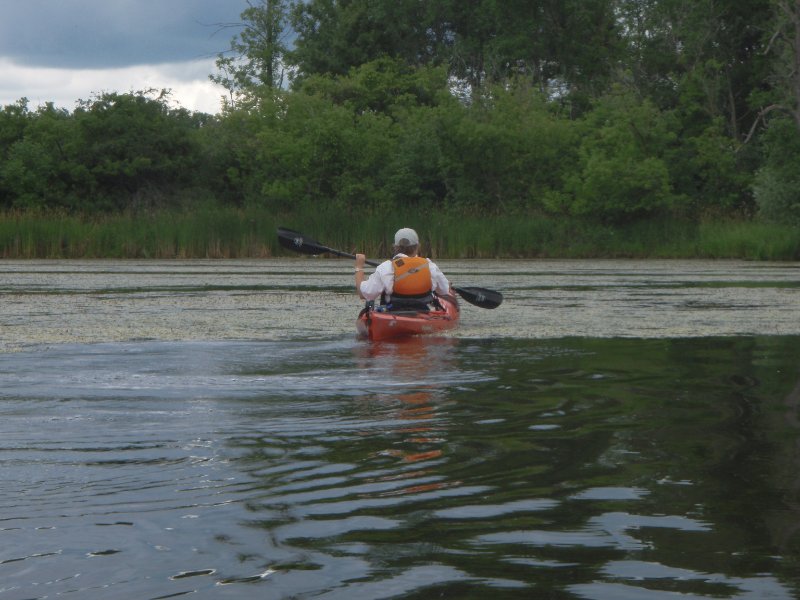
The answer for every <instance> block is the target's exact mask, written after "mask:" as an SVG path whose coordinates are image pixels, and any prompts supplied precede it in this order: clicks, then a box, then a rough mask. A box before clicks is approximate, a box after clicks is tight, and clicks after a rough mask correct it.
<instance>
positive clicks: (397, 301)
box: [356, 227, 451, 308]
mask: <svg viewBox="0 0 800 600" xmlns="http://www.w3.org/2000/svg"><path fill="white" fill-rule="evenodd" d="M365 264H366V256H365V255H364V254H356V291H357V292H358V296H359V297H360V298H362V299H364V300H376V299H378V298H381V297H382V300H383V302H382V303H384V304H386V305H388V306H391V307H392V308H407V307H414V308H418V307H420V306H421V305H423V306H424V305H427V304H428V303H430V302H433V301H434V296H433V294H449V293H451V292H450V282H449V281H447V278H446V277H445V276H444V274H443V273H442V271H441V270H440V269H439V267H437V266H436V263H434V262H433V261H432V260H430V259H429V258H422V257H420V256H419V236H418V235H417V232H416V231H414V230H413V229H410V228H408V227H404V228H402V229H399V230H398V231H397V233H395V234H394V247H393V249H392V259H391V260H386V261H384V262H382V263H381V264H380V265H378V267H377V268H376V269H375V272H374V273H372V274H371V275H370V276H369V278H367V279H366V280H365V279H364V265H365Z"/></svg>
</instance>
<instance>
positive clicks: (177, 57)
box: [0, 0, 247, 69]
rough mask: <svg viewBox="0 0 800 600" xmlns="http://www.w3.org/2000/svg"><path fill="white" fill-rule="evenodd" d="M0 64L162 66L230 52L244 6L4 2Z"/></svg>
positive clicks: (227, 0) (165, 1) (181, 0)
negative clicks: (233, 25)
mask: <svg viewBox="0 0 800 600" xmlns="http://www.w3.org/2000/svg"><path fill="white" fill-rule="evenodd" d="M2 4H3V6H2V17H0V57H6V58H7V59H9V60H11V61H13V62H14V63H16V64H19V65H25V66H32V67H34V66H35V67H56V68H69V69H86V68H112V67H122V66H129V65H142V64H162V63H169V62H179V61H187V60H196V59H200V58H204V57H213V56H215V55H216V54H218V53H219V52H223V51H225V50H227V49H228V47H229V44H230V40H231V38H232V37H233V35H234V34H235V33H236V32H237V30H236V29H235V28H223V29H221V30H220V25H221V24H230V23H236V22H238V21H239V15H240V14H241V12H242V11H243V10H244V9H245V8H246V7H247V2H246V0H3V2H2Z"/></svg>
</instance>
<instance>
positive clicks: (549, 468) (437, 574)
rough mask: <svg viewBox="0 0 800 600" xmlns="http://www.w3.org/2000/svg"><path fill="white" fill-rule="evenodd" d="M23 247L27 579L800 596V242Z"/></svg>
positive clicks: (5, 319) (150, 595)
mask: <svg viewBox="0 0 800 600" xmlns="http://www.w3.org/2000/svg"><path fill="white" fill-rule="evenodd" d="M440 265H441V266H442V267H443V269H444V271H445V272H446V273H447V275H448V276H450V278H451V280H452V281H453V282H454V283H456V284H459V285H465V286H467V285H478V286H484V287H490V288H494V289H498V290H501V291H502V292H503V293H504V294H505V298H506V299H505V302H504V304H503V305H502V306H501V307H500V308H498V309H497V310H494V311H488V310H482V309H480V308H477V307H473V306H471V305H468V304H462V324H461V326H460V328H459V329H458V330H457V331H455V332H454V333H453V334H452V335H448V336H441V337H430V338H417V339H412V340H407V341H404V342H394V343H383V344H370V343H368V342H364V341H360V340H357V339H355V327H354V320H355V315H356V313H357V311H358V309H359V308H360V305H359V301H358V300H357V299H356V298H355V296H354V294H353V293H352V291H351V280H352V263H350V262H347V261H340V260H315V259H312V260H304V259H292V260H285V259H274V260H264V261H171V262H170V261H149V262H148V261H86V262H84V261H64V262H62V261H30V262H16V261H11V262H9V261H5V262H0V473H2V488H0V600H25V599H33V598H62V597H66V598H81V599H85V598H121V599H132V598H136V599H155V598H167V597H169V598H173V597H183V596H187V597H191V598H248V599H249V598H315V599H316V598H323V599H333V598H336V599H339V598H341V599H351V598H359V599H361V598H376V599H377V598H413V599H423V598H424V599H428V598H431V599H432V598H458V599H461V598H492V599H493V600H495V599H497V600H500V599H503V598H547V599H551V598H552V599H575V598H578V599H596V600H612V599H614V600H616V599H622V600H626V599H637V600H638V599H643V600H676V599H680V600H694V599H712V598H714V599H718V598H725V599H737V600H760V599H795V598H800V441H799V440H800V265H798V264H796V263H743V262H707V261H697V262H687V261H658V262H642V261H512V262H496V261H463V262H455V261H441V262H440Z"/></svg>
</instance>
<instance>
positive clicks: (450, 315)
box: [356, 295, 460, 342]
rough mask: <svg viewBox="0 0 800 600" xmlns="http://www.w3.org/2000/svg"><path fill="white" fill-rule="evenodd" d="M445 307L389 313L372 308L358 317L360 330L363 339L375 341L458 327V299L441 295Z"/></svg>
mask: <svg viewBox="0 0 800 600" xmlns="http://www.w3.org/2000/svg"><path fill="white" fill-rule="evenodd" d="M438 301H439V305H440V306H441V308H440V309H439V308H436V309H432V310H429V311H415V310H402V311H388V310H385V309H384V308H383V307H382V306H376V307H370V306H368V307H367V308H365V309H364V310H362V311H361V313H360V314H359V315H358V320H357V321H356V329H357V330H358V335H359V336H360V337H364V338H369V339H370V340H372V341H373V342H378V341H381V340H388V339H391V338H396V337H402V336H409V335H420V334H426V333H439V332H441V331H447V330H448V329H453V328H455V327H456V326H457V325H458V318H459V313H460V311H459V308H458V300H457V299H456V297H455V296H450V295H442V296H438Z"/></svg>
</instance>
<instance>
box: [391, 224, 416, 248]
mask: <svg viewBox="0 0 800 600" xmlns="http://www.w3.org/2000/svg"><path fill="white" fill-rule="evenodd" d="M394 245H395V246H419V236H418V235H417V232H416V231H414V230H413V229H409V228H408V227H403V228H402V229H398V230H397V233H395V234H394Z"/></svg>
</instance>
